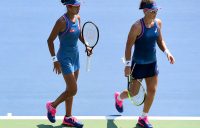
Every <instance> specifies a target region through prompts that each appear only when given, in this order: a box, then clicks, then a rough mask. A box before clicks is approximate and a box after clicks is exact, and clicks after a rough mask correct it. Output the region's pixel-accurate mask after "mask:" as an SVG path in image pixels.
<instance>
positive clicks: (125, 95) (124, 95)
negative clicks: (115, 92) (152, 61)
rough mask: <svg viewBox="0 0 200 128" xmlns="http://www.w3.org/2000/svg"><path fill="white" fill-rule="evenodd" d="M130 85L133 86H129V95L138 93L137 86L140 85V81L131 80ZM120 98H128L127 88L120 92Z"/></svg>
mask: <svg viewBox="0 0 200 128" xmlns="http://www.w3.org/2000/svg"><path fill="white" fill-rule="evenodd" d="M131 85H133V86H130V88H129V90H130V92H131V96H134V95H136V94H137V93H138V91H139V87H140V83H139V82H138V81H137V80H133V81H132V83H131ZM120 98H121V99H122V100H123V99H126V98H128V91H127V90H124V91H123V92H122V93H121V94H120Z"/></svg>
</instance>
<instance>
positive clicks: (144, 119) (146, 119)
mask: <svg viewBox="0 0 200 128" xmlns="http://www.w3.org/2000/svg"><path fill="white" fill-rule="evenodd" d="M141 120H143V121H144V122H145V123H146V124H149V120H148V118H147V116H145V117H144V118H142V117H139V119H138V124H140V125H141V126H143V127H144V125H143V124H142V123H140V121H141Z"/></svg>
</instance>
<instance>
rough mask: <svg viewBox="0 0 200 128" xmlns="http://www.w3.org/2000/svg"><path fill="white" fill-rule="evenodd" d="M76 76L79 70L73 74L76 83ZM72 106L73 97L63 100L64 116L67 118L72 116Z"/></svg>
mask: <svg viewBox="0 0 200 128" xmlns="http://www.w3.org/2000/svg"><path fill="white" fill-rule="evenodd" d="M78 74H79V70H77V71H76V72H75V73H74V76H75V79H76V82H77V79H78ZM72 104H73V97H69V98H67V99H65V109H66V116H68V117H69V116H71V115H72Z"/></svg>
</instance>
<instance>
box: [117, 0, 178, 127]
mask: <svg viewBox="0 0 200 128" xmlns="http://www.w3.org/2000/svg"><path fill="white" fill-rule="evenodd" d="M140 9H142V10H143V12H144V17H143V18H141V19H140V20H138V21H137V22H135V23H134V24H133V25H132V27H131V29H130V32H129V35H128V39H127V43H126V49H125V59H126V62H125V64H126V65H125V69H124V74H125V76H128V75H131V76H132V77H133V78H135V79H139V80H142V79H144V80H145V82H146V88H147V96H146V100H145V101H144V107H143V112H142V114H141V116H140V117H139V119H138V123H137V124H138V125H140V126H142V127H144V128H152V127H153V126H152V125H151V124H150V123H149V121H148V118H147V115H148V112H149V110H150V108H151V105H152V103H153V100H154V96H155V93H156V89H157V83H158V67H157V58H156V44H157V45H158V47H159V48H160V49H161V50H162V51H163V52H164V53H165V54H166V56H167V58H168V60H169V61H170V63H171V64H173V63H174V62H175V59H174V57H173V56H172V54H171V53H170V52H169V50H168V49H167V47H166V44H165V41H164V40H163V38H162V33H161V20H160V19H157V18H156V14H157V11H158V9H159V8H158V7H157V5H156V3H155V1H154V0H142V1H141V3H140ZM133 45H134V52H133V55H132V57H131V50H132V46H133ZM132 84H134V85H138V84H139V82H137V80H133V82H132ZM130 91H134V90H130ZM132 94H133V93H132ZM127 97H128V91H127V90H124V91H123V92H122V93H119V92H116V93H115V106H116V109H117V110H118V111H119V112H123V99H125V98H127Z"/></svg>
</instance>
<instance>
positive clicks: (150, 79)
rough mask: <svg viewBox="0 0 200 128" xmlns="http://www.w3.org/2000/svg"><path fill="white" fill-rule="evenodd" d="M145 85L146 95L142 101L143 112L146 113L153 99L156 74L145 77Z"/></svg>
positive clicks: (156, 82)
mask: <svg viewBox="0 0 200 128" xmlns="http://www.w3.org/2000/svg"><path fill="white" fill-rule="evenodd" d="M145 81H146V85H147V97H146V100H145V102H144V108H143V112H145V113H148V112H149V110H150V108H151V105H152V103H153V100H154V96H155V93H156V89H157V85H158V76H157V75H156V76H153V77H148V78H146V79H145Z"/></svg>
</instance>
